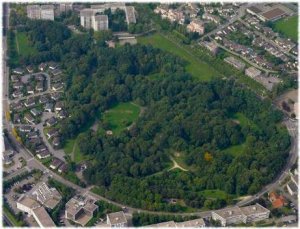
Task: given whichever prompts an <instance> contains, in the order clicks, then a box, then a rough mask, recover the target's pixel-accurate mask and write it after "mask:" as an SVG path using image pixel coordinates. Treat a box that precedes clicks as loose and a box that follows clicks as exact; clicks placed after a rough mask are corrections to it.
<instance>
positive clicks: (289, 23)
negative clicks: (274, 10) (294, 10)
mask: <svg viewBox="0 0 300 229" xmlns="http://www.w3.org/2000/svg"><path fill="white" fill-rule="evenodd" d="M275 28H276V30H278V31H279V32H281V33H283V34H284V35H286V36H287V37H289V38H291V39H292V40H293V41H295V42H297V41H298V16H293V17H290V18H287V19H285V18H284V19H281V20H279V21H277V22H276V23H275Z"/></svg>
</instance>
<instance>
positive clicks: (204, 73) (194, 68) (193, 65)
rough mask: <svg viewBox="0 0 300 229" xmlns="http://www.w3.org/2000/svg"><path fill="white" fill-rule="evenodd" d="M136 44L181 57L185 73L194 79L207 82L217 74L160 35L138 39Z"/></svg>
mask: <svg viewBox="0 0 300 229" xmlns="http://www.w3.org/2000/svg"><path fill="white" fill-rule="evenodd" d="M138 42H139V43H142V44H151V45H153V46H154V47H156V48H159V49H162V50H164V51H167V52H170V53H172V54H174V55H176V56H179V57H181V58H182V59H184V60H185V61H187V62H188V64H187V65H186V71H187V72H189V73H190V74H191V75H192V76H193V77H195V78H196V79H199V80H201V81H209V80H211V79H212V78H213V77H214V76H216V75H218V73H217V72H216V71H215V70H214V69H213V68H211V67H210V66H209V65H208V64H206V63H204V62H202V61H200V60H199V59H198V58H197V57H195V56H193V54H191V53H189V52H188V51H186V50H185V49H184V48H182V47H181V46H178V45H176V44H175V43H173V42H171V41H170V40H168V39H167V38H165V37H164V36H162V35H161V34H158V33H155V34H153V35H149V36H145V37H139V38H138Z"/></svg>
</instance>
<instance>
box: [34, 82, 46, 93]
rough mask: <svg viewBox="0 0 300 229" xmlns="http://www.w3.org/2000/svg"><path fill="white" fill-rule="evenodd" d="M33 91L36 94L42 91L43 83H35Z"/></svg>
mask: <svg viewBox="0 0 300 229" xmlns="http://www.w3.org/2000/svg"><path fill="white" fill-rule="evenodd" d="M35 90H36V91H38V92H42V91H44V83H43V82H41V81H40V82H37V83H36V86H35Z"/></svg>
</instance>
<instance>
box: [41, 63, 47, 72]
mask: <svg viewBox="0 0 300 229" xmlns="http://www.w3.org/2000/svg"><path fill="white" fill-rule="evenodd" d="M46 68H47V63H41V64H40V65H39V70H40V71H45V70H46Z"/></svg>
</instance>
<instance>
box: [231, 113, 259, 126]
mask: <svg viewBox="0 0 300 229" xmlns="http://www.w3.org/2000/svg"><path fill="white" fill-rule="evenodd" d="M233 118H234V119H236V120H238V121H239V123H240V125H241V126H250V128H252V129H259V127H258V126H257V125H256V124H255V123H254V122H253V121H251V120H250V119H248V118H247V117H246V116H245V115H244V114H242V113H239V112H238V113H236V114H234V115H233Z"/></svg>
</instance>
